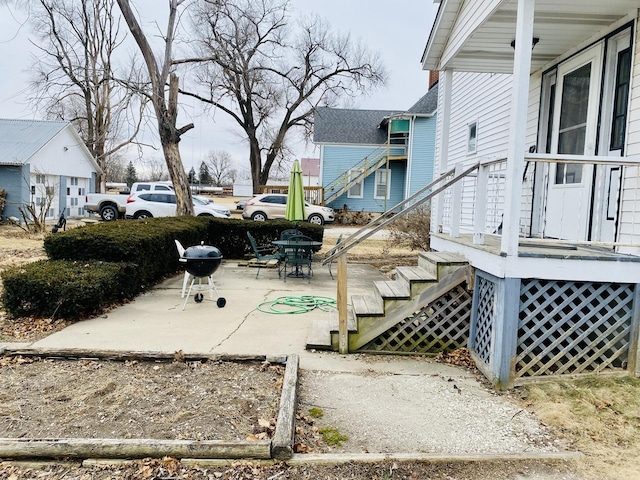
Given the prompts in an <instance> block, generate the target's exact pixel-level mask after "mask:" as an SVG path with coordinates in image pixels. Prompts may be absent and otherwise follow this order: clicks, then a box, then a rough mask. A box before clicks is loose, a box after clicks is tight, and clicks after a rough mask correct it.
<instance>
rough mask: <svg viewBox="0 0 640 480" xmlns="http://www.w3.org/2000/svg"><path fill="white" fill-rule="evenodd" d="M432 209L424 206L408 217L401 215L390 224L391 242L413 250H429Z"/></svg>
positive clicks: (407, 215) (426, 205)
mask: <svg viewBox="0 0 640 480" xmlns="http://www.w3.org/2000/svg"><path fill="white" fill-rule="evenodd" d="M430 228H431V207H430V206H429V204H428V203H427V204H423V205H420V206H419V207H416V209H415V210H414V211H413V212H411V213H408V214H406V215H400V216H398V217H397V218H396V219H394V221H393V222H392V223H391V224H390V227H389V240H388V241H389V242H390V243H393V244H394V245H397V246H406V247H409V248H410V249H412V250H429V249H430V246H429V241H430V233H429V231H430Z"/></svg>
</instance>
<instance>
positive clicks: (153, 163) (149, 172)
mask: <svg viewBox="0 0 640 480" xmlns="http://www.w3.org/2000/svg"><path fill="white" fill-rule="evenodd" d="M143 163H144V166H145V171H146V174H145V175H144V176H145V178H148V179H149V180H150V181H152V182H157V181H160V180H168V179H169V173H168V172H167V165H166V163H165V161H164V158H161V157H147V158H146V159H145V160H144V161H143Z"/></svg>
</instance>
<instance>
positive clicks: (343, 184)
mask: <svg viewBox="0 0 640 480" xmlns="http://www.w3.org/2000/svg"><path fill="white" fill-rule="evenodd" d="M387 151H388V150H387V145H386V144H385V145H384V146H382V147H380V148H379V149H377V150H376V151H374V152H373V153H371V154H370V155H368V156H366V157H365V158H363V159H362V160H360V162H358V163H357V164H355V165H354V166H353V167H351V168H350V169H348V170H347V171H346V172H344V173H343V174H342V175H339V176H338V177H337V178H335V179H334V180H333V181H332V182H331V183H329V184H328V185H326V186H325V187H324V199H323V205H328V204H329V203H331V202H333V201H334V200H335V199H336V198H338V197H339V196H340V195H343V194H345V193H347V191H348V190H349V189H350V188H351V187H353V186H354V185H355V184H357V183H359V182H362V181H363V180H364V179H365V178H367V177H368V176H369V175H371V174H372V173H373V172H375V171H376V170H377V169H378V168H380V167H381V166H382V165H384V164H385V163H386V162H387ZM355 172H358V173H355Z"/></svg>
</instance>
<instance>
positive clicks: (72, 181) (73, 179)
mask: <svg viewBox="0 0 640 480" xmlns="http://www.w3.org/2000/svg"><path fill="white" fill-rule="evenodd" d="M69 183H70V184H71V185H78V177H71V178H69Z"/></svg>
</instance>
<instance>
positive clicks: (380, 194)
mask: <svg viewBox="0 0 640 480" xmlns="http://www.w3.org/2000/svg"><path fill="white" fill-rule="evenodd" d="M390 186H391V170H387V169H386V168H380V169H378V170H376V186H375V192H374V194H373V196H374V198H375V199H385V198H389V194H390V191H391V189H390Z"/></svg>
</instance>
